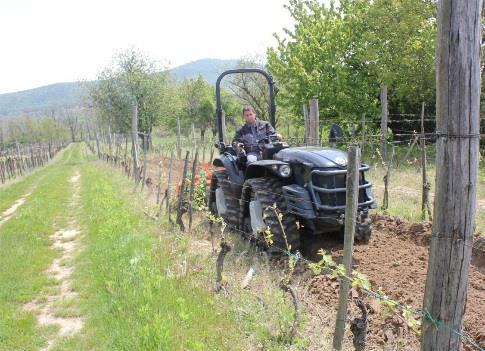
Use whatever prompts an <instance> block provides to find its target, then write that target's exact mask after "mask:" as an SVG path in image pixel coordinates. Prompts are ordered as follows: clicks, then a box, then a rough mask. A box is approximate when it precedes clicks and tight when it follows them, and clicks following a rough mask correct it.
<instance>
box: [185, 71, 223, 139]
mask: <svg viewBox="0 0 485 351" xmlns="http://www.w3.org/2000/svg"><path fill="white" fill-rule="evenodd" d="M180 94H181V100H182V109H181V114H182V116H183V119H182V120H183V121H185V123H186V127H188V125H189V124H190V123H194V124H195V125H196V126H197V127H198V128H199V129H200V137H201V140H202V141H203V140H204V137H205V132H206V131H207V129H208V128H210V127H211V125H212V124H213V123H214V115H215V104H214V92H213V88H212V86H211V85H210V84H209V83H207V82H206V81H205V80H204V78H203V77H202V76H201V75H199V76H198V77H197V79H189V80H184V81H183V82H182V84H181V86H180ZM187 129H188V128H187Z"/></svg>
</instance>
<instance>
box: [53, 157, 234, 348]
mask: <svg viewBox="0 0 485 351" xmlns="http://www.w3.org/2000/svg"><path fill="white" fill-rule="evenodd" d="M81 182H82V187H81V198H82V210H81V213H80V218H81V224H82V227H83V231H84V232H85V234H84V235H85V236H84V238H83V240H82V245H83V246H84V251H83V253H82V255H81V256H80V258H79V259H78V261H77V263H76V265H77V267H78V271H77V272H76V273H75V276H74V278H75V288H76V290H78V291H79V292H80V294H81V311H82V314H83V315H84V316H86V320H87V322H86V325H85V327H84V331H83V333H82V334H81V335H79V336H76V337H73V338H70V339H66V340H64V341H63V342H62V343H61V344H59V345H58V347H57V349H58V350H91V349H96V350H234V349H236V350H237V349H242V348H241V347H239V346H238V343H239V340H238V333H237V332H236V331H237V329H236V325H235V323H234V321H232V320H231V318H230V317H229V316H228V314H227V313H226V310H225V309H224V308H221V307H219V306H217V305H216V303H215V300H214V298H213V295H212V294H211V293H210V292H209V291H208V289H201V288H198V287H196V286H194V284H193V283H192V282H191V281H190V279H189V278H188V277H187V278H185V277H178V278H177V277H171V276H168V275H167V274H165V270H164V269H162V270H160V265H162V266H163V267H170V266H171V265H172V264H173V262H171V259H170V252H169V247H170V246H169V241H170V240H172V239H170V238H165V239H164V243H165V245H164V246H163V247H162V248H160V245H159V244H158V240H157V239H156V237H155V234H156V231H157V227H156V226H155V225H154V224H153V223H150V222H147V221H146V220H145V219H144V218H143V216H142V215H141V213H140V212H139V209H137V208H133V206H132V205H131V204H133V203H134V201H135V200H134V199H133V198H132V195H131V194H130V193H129V191H128V190H126V191H123V189H131V188H132V186H130V184H129V183H128V182H127V180H125V179H122V178H121V177H120V176H119V175H117V174H114V173H113V171H111V170H106V169H103V168H100V167H99V166H96V165H87V166H85V167H84V168H83V170H82V177H81Z"/></svg>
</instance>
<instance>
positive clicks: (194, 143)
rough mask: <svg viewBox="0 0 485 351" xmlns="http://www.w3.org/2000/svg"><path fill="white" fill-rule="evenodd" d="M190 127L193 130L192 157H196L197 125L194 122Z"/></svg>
mask: <svg viewBox="0 0 485 351" xmlns="http://www.w3.org/2000/svg"><path fill="white" fill-rule="evenodd" d="M190 129H191V132H190V134H191V135H190V137H191V139H192V157H194V155H195V147H196V142H195V125H194V123H192V124H191V125H190Z"/></svg>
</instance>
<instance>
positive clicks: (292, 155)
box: [274, 146, 347, 169]
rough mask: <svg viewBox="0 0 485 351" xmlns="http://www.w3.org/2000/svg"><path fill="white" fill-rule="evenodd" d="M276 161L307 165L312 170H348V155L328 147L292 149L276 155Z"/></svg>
mask: <svg viewBox="0 0 485 351" xmlns="http://www.w3.org/2000/svg"><path fill="white" fill-rule="evenodd" d="M274 159H275V160H279V161H283V162H289V163H305V164H307V166H310V165H311V167H312V168H313V167H318V168H320V167H324V168H335V167H338V168H343V169H345V168H347V153H346V152H343V151H340V150H337V149H332V148H326V147H312V146H304V147H291V148H287V149H283V150H281V151H279V152H278V153H277V154H276V155H274Z"/></svg>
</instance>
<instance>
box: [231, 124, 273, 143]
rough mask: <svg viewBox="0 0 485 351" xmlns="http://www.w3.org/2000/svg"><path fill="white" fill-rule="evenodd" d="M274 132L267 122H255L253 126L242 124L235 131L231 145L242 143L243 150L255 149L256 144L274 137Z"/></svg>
mask: <svg viewBox="0 0 485 351" xmlns="http://www.w3.org/2000/svg"><path fill="white" fill-rule="evenodd" d="M275 134H276V132H275V130H274V128H273V127H272V126H271V124H270V123H269V122H266V121H260V120H259V119H257V120H256V123H255V124H254V125H249V124H244V125H243V126H241V127H239V128H238V129H237V130H236V135H235V136H234V139H233V140H232V142H233V143H243V144H244V148H246V149H247V151H249V150H248V149H253V148H254V149H257V148H258V144H259V143H260V142H261V141H262V140H263V139H265V138H268V137H270V136H273V135H275Z"/></svg>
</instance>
